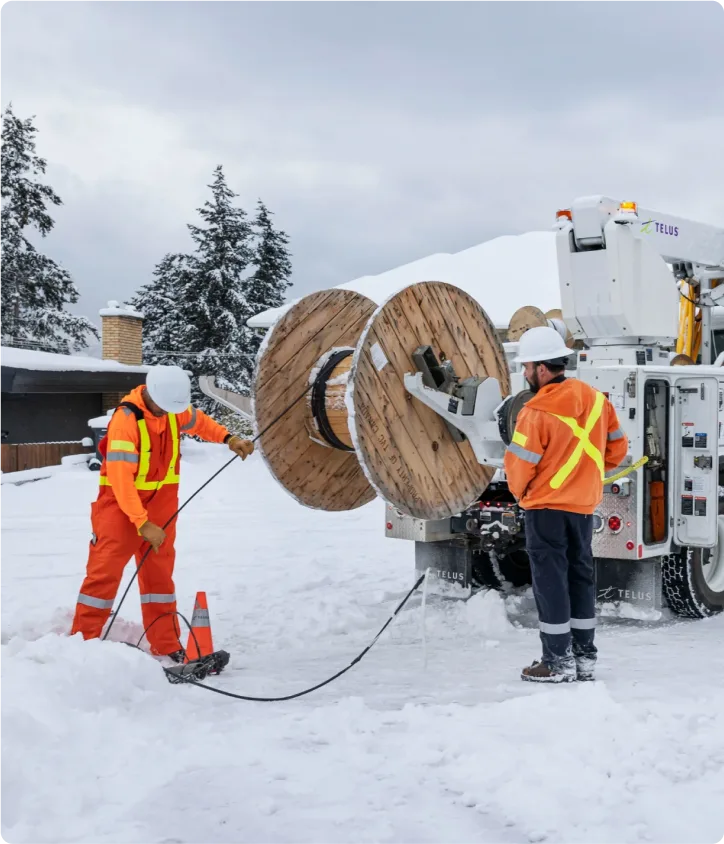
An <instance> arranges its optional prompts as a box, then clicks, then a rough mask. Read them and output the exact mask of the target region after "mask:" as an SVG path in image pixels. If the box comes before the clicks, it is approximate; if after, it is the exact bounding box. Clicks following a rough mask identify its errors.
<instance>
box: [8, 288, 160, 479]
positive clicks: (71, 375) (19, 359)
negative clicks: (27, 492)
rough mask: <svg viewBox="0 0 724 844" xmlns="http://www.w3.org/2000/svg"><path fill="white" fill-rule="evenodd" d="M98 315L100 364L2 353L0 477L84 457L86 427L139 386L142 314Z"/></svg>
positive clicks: (120, 309) (115, 306) (112, 310)
mask: <svg viewBox="0 0 724 844" xmlns="http://www.w3.org/2000/svg"><path fill="white" fill-rule="evenodd" d="M100 316H101V324H102V357H101V358H93V357H87V356H83V355H63V354H52V353H50V352H41V351H35V350H30V349H20V348H14V347H6V346H3V347H2V349H0V372H1V383H0V387H1V390H2V395H1V397H0V400H1V402H2V417H1V419H2V424H1V427H2V471H3V472H13V471H20V470H23V469H31V468H39V467H42V466H45V465H50V464H52V463H59V462H60V459H61V458H62V457H64V456H67V455H70V454H77V453H80V452H82V451H83V450H84V448H86V447H84V446H83V445H82V443H83V440H84V439H87V437H88V434H89V428H88V420H89V419H91V418H94V417H98V416H100V415H101V414H103V413H105V411H106V410H107V409H109V408H111V407H115V406H116V405H117V404H118V402H119V401H120V400H121V399H122V397H123V396H124V395H125V394H126V393H128V392H129V390H132V389H133V388H134V387H137V386H138V385H139V384H143V383H144V382H145V379H146V372H147V371H148V367H147V366H143V365H142V363H141V361H142V331H143V317H142V315H141V314H140V313H138V312H137V311H134V310H133V309H132V308H129V307H127V306H121V305H119V303H118V302H115V301H112V302H109V303H108V307H107V308H104V309H102V310H101V311H100ZM51 446H52V447H51ZM86 450H90V448H86Z"/></svg>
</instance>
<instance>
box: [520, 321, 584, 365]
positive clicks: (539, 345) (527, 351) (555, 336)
mask: <svg viewBox="0 0 724 844" xmlns="http://www.w3.org/2000/svg"><path fill="white" fill-rule="evenodd" d="M571 354H573V353H572V352H571V350H570V349H569V348H568V346H566V344H565V343H564V342H563V338H562V337H561V335H560V334H559V333H558V332H557V331H556V330H555V328H550V327H549V326H547V325H541V326H538V328H529V329H528V330H527V331H526V332H525V334H524V335H523V336H522V337H521V338H520V342H519V344H518V356H517V357H516V358H515V362H516V363H540V362H542V361H547V360H560V358H567V357H570V355H571Z"/></svg>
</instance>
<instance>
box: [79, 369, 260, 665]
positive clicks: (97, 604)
mask: <svg viewBox="0 0 724 844" xmlns="http://www.w3.org/2000/svg"><path fill="white" fill-rule="evenodd" d="M190 401H191V384H190V381H189V377H188V375H186V373H185V372H184V371H183V370H182V369H181V368H180V367H178V366H155V367H152V368H151V369H150V370H149V372H148V375H147V377H146V386H141V387H136V388H135V389H134V390H132V391H131V392H130V393H129V394H128V395H127V396H125V398H124V400H123V401H122V402H121V404H120V405H119V406H118V407H117V408H116V410H115V412H114V413H113V416H112V417H111V420H110V422H109V424H108V434H107V452H106V454H105V456H104V459H103V464H102V465H101V469H100V489H99V491H98V498H97V499H96V500H95V501H94V502H93V504H92V505H91V525H92V531H93V534H92V539H91V544H90V549H89V554H88V564H87V568H86V576H85V580H84V581H83V585H82V586H81V590H80V594H79V595H78V603H77V605H76V611H75V618H74V620H73V627H72V630H71V635H72V634H74V633H82V634H83V638H84V639H93V638H97V637H99V636H100V635H101V632H102V630H103V625H104V624H105V623H106V621H107V620H108V617H109V615H110V612H111V609H112V608H113V601H114V599H115V597H116V592H117V591H118V587H119V585H120V583H121V578H122V576H123V570H124V568H125V566H126V563H127V562H128V561H129V560H130V558H131V557H132V556H134V555H135V557H136V565H138V564H139V563H140V562H141V558H142V557H143V555H144V553H145V551H146V550H148V546H147V545H146V543H148V544H149V545H150V546H151V548H152V549H153V553H152V554H149V556H148V558H147V559H146V562H145V563H144V564H143V567H142V568H141V570H140V571H139V573H138V585H139V589H140V593H141V610H142V615H143V625H144V627H145V628H146V629H147V630H148V634H147V635H148V641H149V643H150V645H151V649H152V651H153V652H154V653H155V654H158V655H168V656H170V657H171V658H172V659H173V660H174V661H175V662H181V661H182V660H183V649H182V646H181V642H180V641H179V627H178V623H177V621H176V616H175V614H174V613H175V612H176V595H175V594H174V582H173V567H174V559H175V556H176V551H175V548H174V541H175V539H176V520H175V519H174V521H172V522H171V524H169V525H168V526H166V527H163V526H164V525H165V524H166V522H167V521H168V520H169V519H170V518H171V517H172V516H173V514H174V513H175V512H176V510H178V507H179V500H178V487H179V472H180V468H181V465H180V462H181V453H180V449H179V438H180V435H181V434H192V435H195V436H197V437H200V438H201V439H203V440H206V441H208V442H214V443H226V444H228V446H229V448H230V449H231V451H233V452H235V453H236V454H237V455H239V457H241V459H242V460H245V459H246V457H247V456H248V455H250V454H251V453H252V452H253V451H254V445H253V443H252V442H250V441H249V440H244V439H241V438H240V437H237V436H232V434H230V433H229V431H227V429H226V428H225V427H224V426H223V425H219V424H218V423H217V422H215V421H214V420H213V419H211V417H209V416H207V415H206V414H205V413H203V412H202V411H201V410H198V409H197V408H195V407H192V406H191V404H190Z"/></svg>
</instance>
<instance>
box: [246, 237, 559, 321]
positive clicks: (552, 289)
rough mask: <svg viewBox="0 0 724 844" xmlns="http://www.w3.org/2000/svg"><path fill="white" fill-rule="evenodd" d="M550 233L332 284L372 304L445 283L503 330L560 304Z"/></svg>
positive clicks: (270, 313) (272, 317)
mask: <svg viewBox="0 0 724 844" xmlns="http://www.w3.org/2000/svg"><path fill="white" fill-rule="evenodd" d="M555 237H556V236H555V233H554V232H542V231H541V232H528V233H527V234H521V235H506V236H504V237H496V238H495V239H494V240H488V241H486V242H485V243H481V244H479V245H478V246H473V247H471V248H470V249H465V250H463V251H462V252H456V253H454V254H447V253H438V254H436V255H430V256H429V257H427V258H421V259H420V260H418V261H413V262H412V263H411V264H404V265H403V266H401V267H396V268H395V269H393V270H388V271H387V272H384V273H380V274H379V275H374V276H369V275H368V276H363V277H362V278H357V279H355V280H354V281H348V282H346V283H345V284H340V285H338V286H339V287H340V288H342V289H345V290H355V291H357V293H362V294H363V295H364V296H368V297H369V298H370V299H372V300H373V301H374V302H377V303H378V304H380V303H382V302H384V301H385V300H386V299H388V298H389V297H390V296H391V295H392V294H393V293H396V292H397V291H398V290H401V289H402V288H403V287H407V285H409V284H413V283H415V282H418V281H446V282H448V283H450V284H454V285H456V286H457V287H460V288H462V289H463V290H464V291H465V292H466V293H469V294H470V295H471V296H472V297H473V298H474V299H476V300H477V301H478V302H479V303H480V304H481V305H482V307H483V308H484V309H485V311H486V312H487V314H488V316H489V317H490V318H491V319H492V320H493V322H494V323H495V325H496V326H498V327H500V328H504V327H507V326H508V323H509V322H510V317H511V316H512V315H513V313H514V312H515V311H516V310H517V309H518V308H520V307H522V306H523V305H535V306H537V307H539V308H541V309H542V310H543V311H547V310H550V309H551V308H559V307H560V305H561V301H560V292H559V288H558V264H557V260H556V245H555ZM298 301H299V300H298V299H294V300H293V301H291V302H288V303H286V304H284V305H282V306H281V307H279V308H270V309H269V310H266V311H262V313H260V314H257V315H256V316H253V317H251V319H249V320H248V321H247V324H248V325H250V326H251V327H252V328H269V326H271V325H273V324H274V322H275V321H276V320H277V319H278V318H279V317H280V316H281V315H282V314H284V313H285V312H286V311H287V310H288V309H289V308H290V307H291V306H292V305H293V304H294V302H298Z"/></svg>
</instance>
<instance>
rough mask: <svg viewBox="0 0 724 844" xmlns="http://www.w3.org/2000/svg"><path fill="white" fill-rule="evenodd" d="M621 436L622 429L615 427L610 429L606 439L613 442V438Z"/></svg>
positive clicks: (619, 438) (616, 438)
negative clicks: (612, 429)
mask: <svg viewBox="0 0 724 844" xmlns="http://www.w3.org/2000/svg"><path fill="white" fill-rule="evenodd" d="M623 436H624V435H623V431H622V430H621V429H620V428H616V430H615V431H611V433H610V434H609V435H608V441H609V442H613V441H614V440H622V439H623Z"/></svg>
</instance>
